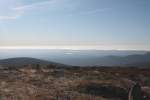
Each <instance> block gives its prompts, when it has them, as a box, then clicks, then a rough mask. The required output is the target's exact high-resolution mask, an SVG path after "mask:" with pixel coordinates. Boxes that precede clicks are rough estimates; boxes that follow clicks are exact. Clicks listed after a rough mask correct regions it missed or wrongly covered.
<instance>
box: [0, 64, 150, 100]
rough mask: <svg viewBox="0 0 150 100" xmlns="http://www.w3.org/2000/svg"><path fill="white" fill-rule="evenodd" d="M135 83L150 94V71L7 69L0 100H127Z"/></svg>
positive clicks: (0, 85)
mask: <svg viewBox="0 0 150 100" xmlns="http://www.w3.org/2000/svg"><path fill="white" fill-rule="evenodd" d="M134 82H139V83H140V84H141V86H142V87H143V88H144V89H145V90H146V93H149V92H150V91H149V87H150V69H136V68H105V67H101V68H96V67H95V68H80V67H73V68H64V67H62V68H56V67H54V66H53V67H51V66H48V67H42V66H41V67H40V68H36V67H32V66H27V67H23V68H19V69H16V68H11V69H10V68H7V69H1V70H0V100H124V98H125V99H126V97H127V92H128V91H129V88H130V87H131V86H132V84H133V83H134ZM114 92H115V94H114ZM144 100H146V99H144Z"/></svg>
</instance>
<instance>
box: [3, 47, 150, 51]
mask: <svg viewBox="0 0 150 100" xmlns="http://www.w3.org/2000/svg"><path fill="white" fill-rule="evenodd" d="M0 49H8V50H9V49H10V50H13V49H14V50H15V49H16V50H21V49H25V50H30V49H41V50H44V49H50V50H55V49H58V50H120V51H123V50H129V51H150V49H133V48H132V49H130V48H122V49H120V48H116V47H114V48H113V47H108V46H0Z"/></svg>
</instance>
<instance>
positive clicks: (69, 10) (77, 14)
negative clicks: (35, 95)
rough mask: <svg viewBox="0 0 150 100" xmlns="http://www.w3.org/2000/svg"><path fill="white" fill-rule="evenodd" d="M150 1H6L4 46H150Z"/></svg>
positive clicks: (2, 0)
mask: <svg viewBox="0 0 150 100" xmlns="http://www.w3.org/2000/svg"><path fill="white" fill-rule="evenodd" d="M149 18H150V0H0V48H3V47H5V48H9V47H11V48H21V47H22V48H26V47H28V48H35V47H38V48H69V49H71V48H72V49H117V50H124V49H127V50H132V49H134V50H150V19H149Z"/></svg>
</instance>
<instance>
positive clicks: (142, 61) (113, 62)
mask: <svg viewBox="0 0 150 100" xmlns="http://www.w3.org/2000/svg"><path fill="white" fill-rule="evenodd" d="M95 61H96V62H95V64H97V65H103V66H149V67H150V53H146V54H137V55H128V56H105V57H102V58H99V59H97V60H96V59H95Z"/></svg>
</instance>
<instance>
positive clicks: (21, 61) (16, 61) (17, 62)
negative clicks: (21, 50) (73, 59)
mask: <svg viewBox="0 0 150 100" xmlns="http://www.w3.org/2000/svg"><path fill="white" fill-rule="evenodd" d="M29 64H31V65H35V64H40V65H49V64H53V65H57V66H62V65H63V64H59V63H55V62H51V61H46V60H41V59H36V58H28V57H18V58H8V59H2V60H0V65H1V66H7V67H9V66H17V67H18V66H20V67H21V66H24V65H29Z"/></svg>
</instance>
